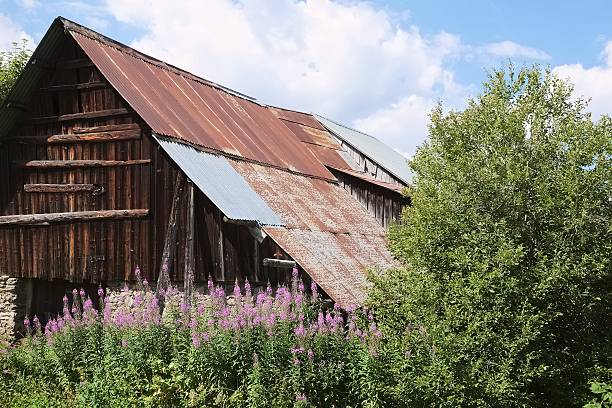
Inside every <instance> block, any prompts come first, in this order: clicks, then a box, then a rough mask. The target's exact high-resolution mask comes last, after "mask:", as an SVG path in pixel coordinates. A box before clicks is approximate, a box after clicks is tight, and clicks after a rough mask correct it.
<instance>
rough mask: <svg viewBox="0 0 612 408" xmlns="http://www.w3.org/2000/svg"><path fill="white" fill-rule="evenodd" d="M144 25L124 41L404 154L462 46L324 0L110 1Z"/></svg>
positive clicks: (370, 11) (445, 88)
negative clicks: (334, 122)
mask: <svg viewBox="0 0 612 408" xmlns="http://www.w3.org/2000/svg"><path fill="white" fill-rule="evenodd" d="M107 7H108V8H109V9H110V11H111V12H112V14H113V15H114V17H115V18H116V19H118V20H120V21H123V22H125V23H129V24H133V25H135V26H140V27H145V32H144V34H143V35H142V36H140V37H139V38H137V39H136V40H135V41H134V42H133V43H132V44H131V45H132V46H134V47H135V48H137V49H139V50H142V51H144V52H146V53H149V54H151V55H154V56H156V57H158V58H161V59H163V60H167V61H170V62H172V63H173V64H175V65H178V66H181V67H184V68H186V69H188V70H190V71H192V72H194V73H197V74H199V75H202V76H204V77H206V78H208V79H211V80H213V81H217V82H219V83H222V84H224V85H226V86H229V87H231V88H234V89H236V90H239V91H241V92H245V93H247V94H251V95H253V96H255V97H257V98H258V99H260V100H262V101H263V102H265V103H269V104H274V105H280V106H286V107H293V108H296V109H301V110H306V111H314V112H319V113H322V114H324V115H326V116H328V117H333V118H336V119H338V120H340V121H344V122H346V123H348V124H352V125H356V126H358V127H361V128H362V129H364V130H366V131H369V132H371V133H372V134H374V135H376V136H378V137H380V138H381V139H383V140H385V141H386V142H388V143H390V144H391V145H392V146H393V147H395V148H397V149H398V150H401V151H403V152H412V151H413V150H414V147H415V146H416V145H418V144H419V143H421V141H422V140H423V139H424V138H425V136H426V133H427V131H426V127H425V123H426V121H427V112H428V109H429V107H430V106H431V101H432V100H434V99H437V98H439V97H443V96H444V95H446V94H447V93H449V92H456V91H457V89H461V87H460V86H459V85H458V84H457V83H456V81H455V80H454V77H453V73H452V71H450V70H449V69H448V68H447V67H446V64H445V62H446V61H447V60H448V59H449V58H452V57H453V56H454V54H455V53H457V52H458V51H459V49H460V47H461V44H460V40H459V39H458V38H457V37H456V36H454V35H451V34H448V33H444V32H441V33H439V34H437V35H433V36H425V35H423V34H421V33H420V32H419V30H418V28H416V27H413V26H409V25H408V26H406V25H405V24H400V22H403V23H405V16H404V15H394V14H392V13H389V12H387V11H382V10H380V9H377V8H375V7H374V6H372V5H371V4H369V3H365V2H332V1H329V0H307V1H296V0H242V1H230V0H207V1H205V2H202V1H199V0H188V1H185V2H182V3H181V7H180V8H177V7H176V5H175V4H173V3H172V2H166V1H153V2H151V1H146V0H135V1H130V2H117V1H111V0H109V1H108V2H107Z"/></svg>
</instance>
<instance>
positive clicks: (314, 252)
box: [264, 227, 397, 308]
mask: <svg viewBox="0 0 612 408" xmlns="http://www.w3.org/2000/svg"><path fill="white" fill-rule="evenodd" d="M264 231H265V232H266V233H267V234H268V235H269V236H270V237H271V238H272V239H273V240H274V241H275V242H276V243H277V244H278V245H280V246H281V247H282V248H283V249H284V250H285V251H286V252H287V253H288V254H289V255H291V257H292V258H293V259H295V260H296V261H297V262H298V264H300V266H302V268H304V270H305V271H306V272H308V274H309V275H310V276H311V277H312V278H313V279H314V281H315V282H317V284H318V285H319V286H320V287H321V288H322V289H323V290H324V291H325V292H326V293H327V294H328V295H329V296H330V297H331V298H332V299H334V301H335V302H336V303H338V304H339V305H340V306H342V307H345V308H346V307H349V306H357V305H362V304H363V303H364V301H365V300H366V297H367V290H368V287H369V282H368V280H367V277H366V274H365V271H366V270H367V269H369V268H372V269H377V270H387V269H389V268H392V267H395V266H397V265H396V262H395V261H394V260H393V258H392V257H391V254H390V253H389V252H388V251H386V250H381V248H382V249H384V248H386V242H385V238H384V237H381V236H377V235H362V234H333V233H330V232H325V231H307V230H297V229H294V230H291V229H284V228H273V227H266V228H264Z"/></svg>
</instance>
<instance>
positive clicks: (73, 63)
mask: <svg viewBox="0 0 612 408" xmlns="http://www.w3.org/2000/svg"><path fill="white" fill-rule="evenodd" d="M93 65H94V64H93V62H91V60H90V59H88V58H77V59H71V60H64V61H58V62H57V64H55V69H62V70H65V69H77V68H87V67H93Z"/></svg>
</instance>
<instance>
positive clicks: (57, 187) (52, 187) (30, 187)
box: [23, 184, 99, 193]
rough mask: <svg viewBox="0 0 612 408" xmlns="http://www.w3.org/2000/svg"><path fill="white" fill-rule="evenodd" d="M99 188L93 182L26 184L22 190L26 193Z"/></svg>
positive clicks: (84, 190)
mask: <svg viewBox="0 0 612 408" xmlns="http://www.w3.org/2000/svg"><path fill="white" fill-rule="evenodd" d="M96 188H99V187H98V186H96V185H95V184H26V185H24V186H23V191H25V192H26V193H80V192H88V191H91V192H93V191H95V190H96Z"/></svg>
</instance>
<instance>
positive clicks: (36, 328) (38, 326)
mask: <svg viewBox="0 0 612 408" xmlns="http://www.w3.org/2000/svg"><path fill="white" fill-rule="evenodd" d="M33 323H34V329H35V330H36V331H37V332H41V331H42V327H41V325H40V320H38V316H36V315H34V319H33Z"/></svg>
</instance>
